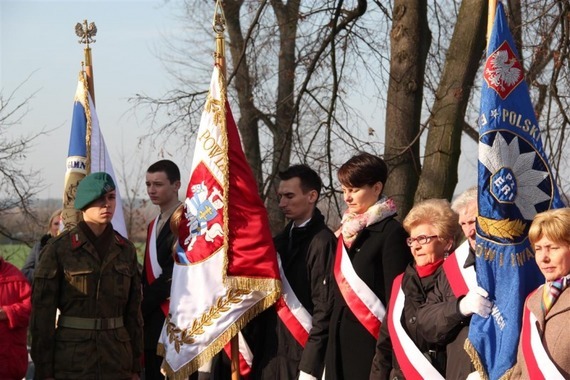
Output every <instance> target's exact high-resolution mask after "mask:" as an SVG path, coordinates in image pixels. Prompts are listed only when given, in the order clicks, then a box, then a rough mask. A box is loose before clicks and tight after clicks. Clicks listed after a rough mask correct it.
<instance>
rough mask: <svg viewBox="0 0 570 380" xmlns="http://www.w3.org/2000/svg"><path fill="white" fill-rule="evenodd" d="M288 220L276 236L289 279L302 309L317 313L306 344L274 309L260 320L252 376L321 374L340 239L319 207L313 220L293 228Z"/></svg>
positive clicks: (279, 379) (277, 379)
mask: <svg viewBox="0 0 570 380" xmlns="http://www.w3.org/2000/svg"><path fill="white" fill-rule="evenodd" d="M292 225H293V224H292V222H291V223H289V224H288V225H287V226H286V227H285V229H284V230H283V232H281V233H280V234H279V235H277V236H275V238H274V243H275V248H276V250H277V252H278V253H279V255H280V257H281V263H282V267H283V271H284V272H285V276H286V277H287V281H288V282H289V284H290V285H291V288H292V289H293V292H294V293H295V295H296V296H297V298H298V299H299V301H300V302H301V303H302V304H303V306H304V308H305V309H306V310H307V311H308V312H309V313H310V314H311V315H312V316H313V318H312V323H313V327H312V329H311V331H310V333H309V339H308V341H307V344H306V345H305V348H304V349H303V347H302V346H301V345H300V344H299V343H298V342H297V341H296V340H295V338H294V337H293V335H291V333H290V332H289V331H288V330H287V328H286V326H285V325H284V324H283V323H282V322H281V320H280V319H279V318H278V316H277V313H276V309H275V307H271V308H269V309H268V310H266V311H265V312H263V313H262V314H261V315H260V316H259V317H257V318H256V320H254V321H253V324H254V325H255V331H256V332H255V337H254V348H253V350H254V359H253V368H252V377H253V378H254V379H267V380H289V379H295V378H296V377H297V375H298V373H299V370H302V371H303V372H306V373H309V374H312V375H313V376H316V377H319V378H320V377H321V375H322V371H323V366H324V357H325V351H326V346H327V338H328V325H329V318H330V313H331V310H332V292H331V290H330V284H331V281H332V278H331V276H332V259H333V257H334V252H335V248H336V237H335V236H334V234H333V232H332V231H331V230H330V229H329V228H328V227H327V226H326V224H325V221H324V217H323V215H322V214H321V212H320V211H319V210H318V209H315V211H314V213H313V216H312V218H311V220H310V221H309V223H308V224H307V225H305V226H303V227H299V228H297V227H296V228H293V230H291V227H292Z"/></svg>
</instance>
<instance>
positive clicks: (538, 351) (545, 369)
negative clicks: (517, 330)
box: [521, 287, 564, 380]
mask: <svg viewBox="0 0 570 380" xmlns="http://www.w3.org/2000/svg"><path fill="white" fill-rule="evenodd" d="M537 291H542V287H540V288H538V289H537V290H536V291H534V292H532V293H531V294H530V295H529V296H528V298H527V302H525V306H524V310H523V324H522V331H521V347H522V353H523V357H524V360H525V362H526V368H527V370H528V375H529V377H530V378H531V379H533V380H535V379H537V380H545V379H549V380H551V379H552V380H558V379H560V380H562V379H564V376H562V374H560V371H558V368H556V365H555V364H554V363H553V362H552V359H550V356H548V353H547V352H546V350H545V349H544V345H543V344H542V339H541V337H540V333H539V331H538V328H537V327H536V324H537V318H536V316H535V315H534V314H533V312H532V311H531V310H530V309H529V308H528V299H529V298H530V296H531V295H533V294H534V293H536V292H537Z"/></svg>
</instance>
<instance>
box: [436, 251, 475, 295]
mask: <svg viewBox="0 0 570 380" xmlns="http://www.w3.org/2000/svg"><path fill="white" fill-rule="evenodd" d="M467 256H469V241H467V240H466V241H465V242H464V243H463V244H461V245H460V246H459V247H457V249H456V250H455V252H453V253H452V254H451V255H449V257H448V258H447V259H445V261H444V263H443V270H444V271H445V276H446V277H447V280H448V281H449V285H451V290H452V291H453V294H454V295H455V298H459V297H461V296H464V295H466V294H467V292H469V289H473V288H475V287H477V278H476V276H475V266H471V267H468V268H464V267H463V264H464V263H465V260H466V259H467Z"/></svg>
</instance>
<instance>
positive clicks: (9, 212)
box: [0, 82, 45, 241]
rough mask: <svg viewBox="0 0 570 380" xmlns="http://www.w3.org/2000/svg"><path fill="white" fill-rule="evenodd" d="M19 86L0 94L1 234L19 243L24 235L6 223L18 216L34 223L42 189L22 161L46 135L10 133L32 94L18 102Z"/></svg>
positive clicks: (34, 172)
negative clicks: (34, 204) (34, 206)
mask: <svg viewBox="0 0 570 380" xmlns="http://www.w3.org/2000/svg"><path fill="white" fill-rule="evenodd" d="M24 83H25V82H24ZM22 85H23V83H22V84H20V85H19V86H18V87H17V88H16V89H15V90H14V91H12V92H9V93H7V94H5V93H4V90H1V91H0V194H2V196H1V197H0V235H3V236H7V237H10V238H11V239H14V240H20V241H24V240H26V236H22V235H21V234H17V232H18V231H13V230H12V229H9V228H7V221H8V219H9V218H10V217H11V216H13V215H18V214H24V215H25V216H26V217H27V218H28V219H30V220H32V221H34V222H35V221H36V220H35V217H34V213H33V211H32V209H31V204H32V200H33V199H34V197H35V195H36V194H37V193H38V192H39V191H40V190H41V180H40V179H39V178H40V177H39V175H38V174H39V173H38V172H37V171H34V170H33V169H27V168H24V167H23V162H24V161H25V158H26V155H27V154H28V152H29V150H30V148H31V147H32V145H33V143H34V141H35V140H36V139H37V138H38V137H40V136H42V135H43V134H44V133H45V132H44V131H41V132H39V133H35V134H30V135H24V136H16V135H14V134H13V131H14V130H16V128H17V126H18V125H20V124H21V123H22V121H23V119H24V116H25V115H26V113H27V111H28V107H29V103H30V101H31V99H32V98H33V95H34V94H32V95H30V96H28V97H26V98H24V99H23V100H17V92H18V90H20V89H21V87H22ZM20 232H22V231H20Z"/></svg>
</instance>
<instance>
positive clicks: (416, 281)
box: [370, 263, 446, 380]
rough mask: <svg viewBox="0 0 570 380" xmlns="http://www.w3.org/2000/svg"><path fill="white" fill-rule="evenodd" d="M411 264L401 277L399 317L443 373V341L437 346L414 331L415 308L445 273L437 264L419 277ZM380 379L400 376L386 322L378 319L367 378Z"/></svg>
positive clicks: (417, 344) (444, 356)
mask: <svg viewBox="0 0 570 380" xmlns="http://www.w3.org/2000/svg"><path fill="white" fill-rule="evenodd" d="M415 268H416V266H415V264H411V263H410V264H409V265H408V266H407V268H406V271H405V272H404V277H403V278H402V291H403V292H404V295H405V296H406V299H405V301H404V310H403V313H402V319H401V322H402V326H403V327H404V330H405V331H406V333H408V335H409V336H410V338H411V339H412V341H413V342H414V343H415V344H416V346H417V347H418V348H419V349H420V351H421V352H423V353H424V354H425V355H426V357H428V358H429V360H430V361H431V362H432V364H433V366H434V367H435V368H436V369H437V370H438V371H439V372H440V373H441V374H442V375H443V376H444V377H445V359H446V354H445V345H444V346H439V345H437V344H432V343H429V342H427V341H426V340H425V339H424V338H423V336H422V335H421V334H420V333H419V331H418V321H417V313H418V309H419V308H420V306H421V305H423V304H424V303H425V301H426V299H427V296H428V294H429V293H431V292H433V288H434V286H435V283H436V282H437V279H438V278H439V276H445V274H444V272H443V267H442V266H440V267H439V268H437V269H436V271H435V272H434V273H433V274H431V275H429V276H426V277H423V278H420V276H419V275H418V272H417V271H416V269H415ZM386 314H387V313H386ZM380 379H386V380H388V379H391V380H396V379H404V376H403V374H402V372H401V371H400V366H399V365H398V362H397V360H396V356H395V355H394V354H393V352H392V342H391V340H390V335H389V332H388V324H387V323H382V327H381V328H380V338H378V343H377V345H376V355H375V356H374V361H373V362H372V370H371V372H370V380H380Z"/></svg>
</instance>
